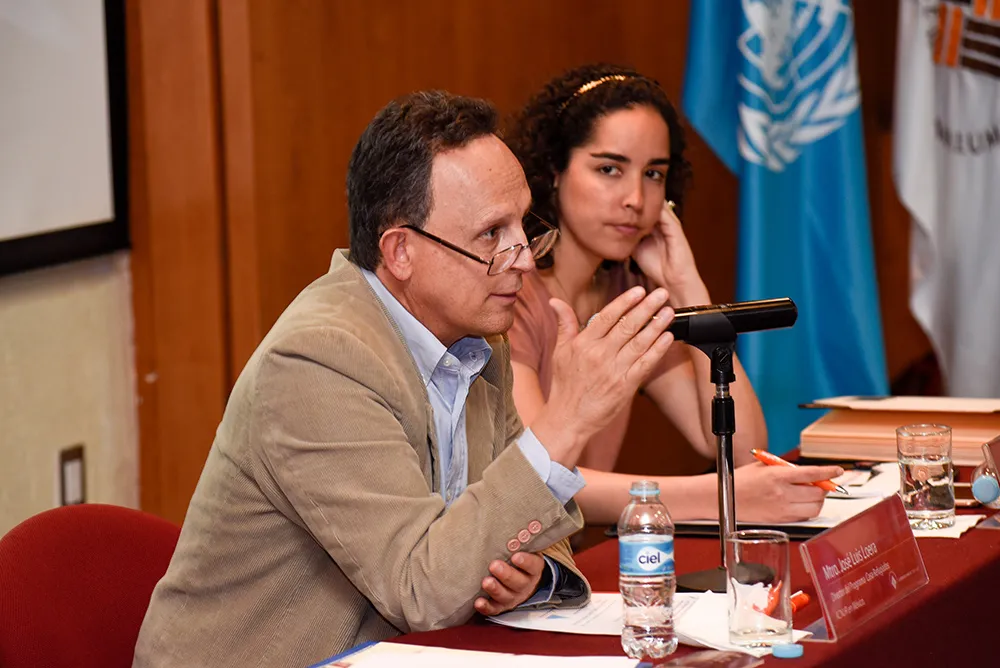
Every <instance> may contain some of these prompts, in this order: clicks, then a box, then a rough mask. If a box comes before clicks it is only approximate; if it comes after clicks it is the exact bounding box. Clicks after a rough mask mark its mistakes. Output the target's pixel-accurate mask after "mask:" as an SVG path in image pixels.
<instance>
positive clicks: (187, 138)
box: [126, 0, 228, 522]
mask: <svg viewBox="0 0 1000 668" xmlns="http://www.w3.org/2000/svg"><path fill="white" fill-rule="evenodd" d="M211 10H212V6H211V3H210V2H209V0H203V1H195V0H190V1H188V2H143V3H129V4H128V6H127V9H126V20H127V26H128V28H127V29H128V69H129V106H130V109H129V111H130V114H129V116H130V128H129V136H130V162H131V169H130V179H131V182H130V192H131V200H132V210H131V212H130V221H131V232H132V241H133V253H132V273H133V278H134V293H133V306H134V313H135V332H136V354H137V372H138V390H139V402H140V404H139V428H140V476H141V478H140V499H141V504H142V507H143V509H145V510H147V511H149V512H152V513H155V514H157V515H160V516H162V517H165V518H167V519H170V520H172V521H174V522H180V521H181V520H183V518H184V514H185V512H186V511H187V504H188V500H189V499H190V496H191V493H192V492H193V491H194V486H195V484H196V483H197V481H198V476H199V475H200V473H201V469H202V465H203V464H204V461H205V455H206V453H207V452H208V449H209V446H210V445H211V443H212V438H213V435H214V434H215V428H216V426H217V425H218V421H219V418H220V417H221V415H222V409H223V406H224V402H225V398H226V394H227V392H228V372H227V370H228V364H227V360H226V341H225V338H226V336H225V329H226V327H225V314H226V308H225V302H226V300H225V294H224V292H225V284H224V280H223V266H224V265H223V262H222V260H223V253H222V248H223V240H222V225H221V207H220V205H221V197H220V195H221V190H220V183H219V156H218V151H217V143H218V127H217V118H218V114H217V111H216V100H215V85H216V84H215V66H214V63H215V57H214V49H215V46H214V34H213V33H214V26H213V19H212V11H211Z"/></svg>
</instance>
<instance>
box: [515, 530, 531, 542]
mask: <svg viewBox="0 0 1000 668" xmlns="http://www.w3.org/2000/svg"><path fill="white" fill-rule="evenodd" d="M517 539H518V540H519V541H521V542H522V543H527V542H528V541H529V540H531V532H530V531H528V530H527V529H521V530H520V531H518V532H517Z"/></svg>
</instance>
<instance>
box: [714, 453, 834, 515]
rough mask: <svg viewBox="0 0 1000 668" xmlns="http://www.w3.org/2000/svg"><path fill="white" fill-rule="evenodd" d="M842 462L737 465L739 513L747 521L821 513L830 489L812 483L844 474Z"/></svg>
mask: <svg viewBox="0 0 1000 668" xmlns="http://www.w3.org/2000/svg"><path fill="white" fill-rule="evenodd" d="M843 472H844V471H843V469H841V468H840V467H839V466H798V467H795V468H790V467H784V466H765V465H764V464H761V463H753V464H748V465H746V466H741V467H739V468H738V469H736V471H735V474H734V476H733V485H734V489H735V491H736V515H737V517H738V519H739V520H741V521H744V522H764V523H767V524H777V523H782V522H799V521H802V520H807V519H811V518H813V517H816V515H818V514H819V511H820V509H822V507H823V501H824V499H825V498H826V492H825V491H824V490H822V489H820V488H819V487H815V486H813V485H812V484H811V483H814V482H818V481H820V480H829V479H830V478H836V477H837V476H839V475H841V474H843Z"/></svg>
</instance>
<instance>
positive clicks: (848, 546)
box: [799, 494, 927, 641]
mask: <svg viewBox="0 0 1000 668" xmlns="http://www.w3.org/2000/svg"><path fill="white" fill-rule="evenodd" d="M799 549H800V550H802V561H803V562H805V566H806V570H808V571H809V575H810V576H811V577H812V581H813V584H814V585H815V586H816V592H817V594H818V596H819V601H820V605H821V606H822V608H823V618H824V620H825V622H826V631H827V634H826V635H827V637H826V638H824V637H823V634H822V633H821V632H820V633H815V632H814V636H813V637H811V638H808V640H814V639H815V640H820V641H822V640H830V641H833V640H836V639H837V637H838V636H844V635H846V634H847V633H849V632H850V631H852V630H854V629H855V628H857V627H858V626H860V625H862V624H864V623H865V622H866V621H868V620H869V619H871V618H872V617H874V616H875V615H877V614H878V613H880V612H882V611H883V610H885V609H886V608H888V607H889V606H891V605H893V604H895V603H897V602H899V601H901V600H902V599H904V598H906V597H907V596H909V595H910V594H912V593H913V592H915V591H916V590H918V589H920V588H921V587H923V586H924V585H925V584H927V571H926V569H924V560H923V558H922V557H921V556H920V550H919V549H918V548H917V540H916V539H915V538H914V537H913V530H912V529H910V523H909V522H908V521H907V519H906V511H905V510H903V502H902V501H901V500H900V498H899V495H897V494H893V495H892V496H890V497H889V498H887V499H886V500H884V501H881V502H879V503H878V504H877V505H874V506H872V507H871V508H869V509H868V510H866V511H864V512H863V513H859V514H858V515H855V516H854V517H852V518H850V519H849V520H846V521H844V522H842V523H840V524H838V525H837V526H835V527H833V528H832V529H828V530H827V531H824V532H823V533H821V534H819V535H818V536H815V537H814V538H811V539H810V540H808V541H806V542H805V543H802V545H800V546H799ZM819 631H822V628H820V629H819Z"/></svg>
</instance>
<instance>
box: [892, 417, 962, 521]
mask: <svg viewBox="0 0 1000 668" xmlns="http://www.w3.org/2000/svg"><path fill="white" fill-rule="evenodd" d="M896 453H897V455H898V456H899V495H900V497H902V499H903V507H904V508H905V509H906V517H907V518H908V519H909V520H910V526H911V527H913V528H914V529H943V528H945V527H950V526H952V525H953V524H955V470H954V468H953V467H952V464H951V427H948V426H946V425H943V424H911V425H907V426H905V427H899V428H898V429H896Z"/></svg>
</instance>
